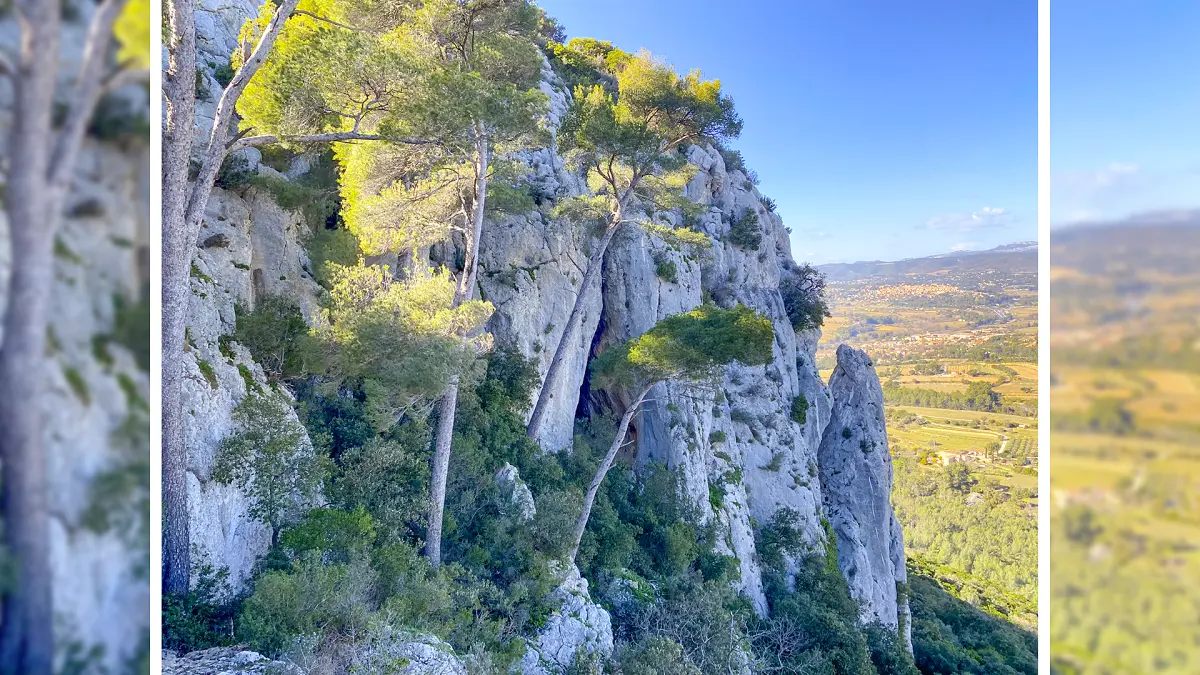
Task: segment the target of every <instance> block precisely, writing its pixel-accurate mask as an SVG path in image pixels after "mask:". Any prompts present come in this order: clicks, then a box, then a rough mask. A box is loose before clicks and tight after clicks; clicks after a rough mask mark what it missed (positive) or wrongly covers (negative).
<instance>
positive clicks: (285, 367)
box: [233, 295, 319, 380]
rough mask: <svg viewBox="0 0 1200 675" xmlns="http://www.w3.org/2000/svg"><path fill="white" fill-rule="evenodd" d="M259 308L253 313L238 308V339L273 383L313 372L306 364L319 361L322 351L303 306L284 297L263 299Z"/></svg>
mask: <svg viewBox="0 0 1200 675" xmlns="http://www.w3.org/2000/svg"><path fill="white" fill-rule="evenodd" d="M255 305H256V306H255V307H254V309H253V310H250V309H248V308H246V306H245V305H241V304H239V305H238V306H237V307H236V316H237V329H236V330H235V332H234V334H233V337H234V339H235V340H237V341H238V342H240V343H242V344H243V345H245V346H246V348H247V349H249V350H250V354H251V355H252V356H254V360H255V361H256V362H258V364H259V365H261V366H262V369H263V372H264V373H266V375H267V377H268V378H271V379H272V380H283V379H290V378H293V377H298V376H301V375H304V374H306V373H307V372H309V370H310V369H309V368H308V367H307V365H306V361H308V362H314V361H316V360H317V355H318V352H317V346H316V344H315V341H314V340H313V339H312V338H310V337H309V334H308V324H307V323H306V322H305V321H304V316H303V315H302V314H301V313H300V307H299V306H298V305H297V304H296V303H295V302H294V301H293V300H291V299H289V298H286V297H284V296H282V295H266V296H263V297H262V298H259V299H258V301H257V302H256V303H255ZM314 370H318V371H319V368H318V369H314Z"/></svg>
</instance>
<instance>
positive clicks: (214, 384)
mask: <svg viewBox="0 0 1200 675" xmlns="http://www.w3.org/2000/svg"><path fill="white" fill-rule="evenodd" d="M196 367H197V368H199V369H200V374H201V375H203V376H204V379H205V380H206V381H207V382H208V386H209V387H211V388H213V389H217V388H218V387H219V386H220V383H219V382H218V381H217V372H216V371H215V370H213V366H212V364H211V363H209V362H208V361H205V360H204V359H201V358H197V359H196Z"/></svg>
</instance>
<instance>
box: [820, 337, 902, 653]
mask: <svg viewBox="0 0 1200 675" xmlns="http://www.w3.org/2000/svg"><path fill="white" fill-rule="evenodd" d="M829 387H830V390H831V391H832V393H833V410H832V414H831V418H830V422H829V426H828V428H827V429H826V432H825V437H824V439H822V441H821V447H820V472H821V486H822V488H823V490H824V495H825V509H826V513H827V514H828V517H829V522H830V524H831V525H832V526H833V530H834V532H835V533H836V534H837V549H838V567H840V568H841V570H842V573H843V574H844V575H845V576H846V581H847V582H848V583H849V585H850V593H851V595H852V596H853V597H854V598H855V599H857V600H858V601H859V602H860V603H861V607H862V619H863V621H864V622H872V621H878V622H881V623H883V624H885V625H888V626H902V627H903V628H904V631H905V642H906V643H909V642H910V639H909V637H908V632H909V631H910V629H911V626H910V624H911V621H909V620H908V607H907V606H906V605H903V604H902V605H901V606H898V605H897V596H898V593H897V589H898V587H899V586H900V585H902V584H904V583H906V582H907V572H906V569H905V565H904V538H903V534H902V533H901V530H900V524H899V521H897V520H896V516H895V513H894V512H893V510H892V505H891V501H890V495H891V492H892V457H891V453H890V452H889V450H888V442H887V430H886V428H885V426H884V415H883V389H882V388H881V387H880V384H879V376H878V375H877V374H876V372H875V368H874V365H873V364H872V362H871V358H870V357H869V356H867V354H866V352H863V351H860V350H858V349H854V348H852V347H849V346H847V345H841V346H839V347H838V350H837V367H836V368H835V369H834V371H833V375H831V376H830V378H829ZM910 649H911V645H910Z"/></svg>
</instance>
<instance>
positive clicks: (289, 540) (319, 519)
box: [279, 508, 376, 562]
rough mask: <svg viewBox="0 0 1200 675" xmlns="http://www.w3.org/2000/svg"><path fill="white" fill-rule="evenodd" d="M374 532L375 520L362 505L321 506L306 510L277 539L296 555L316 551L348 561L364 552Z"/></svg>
mask: <svg viewBox="0 0 1200 675" xmlns="http://www.w3.org/2000/svg"><path fill="white" fill-rule="evenodd" d="M375 536H376V534H375V523H374V522H372V520H371V516H370V515H369V514H368V513H367V512H366V510H365V509H363V508H358V509H355V510H354V511H340V510H338V509H328V508H324V509H313V510H312V511H309V512H308V515H307V516H305V517H304V520H302V521H300V523H299V524H297V525H296V526H295V527H292V528H291V529H289V530H287V531H286V532H284V533H283V535H282V536H281V537H280V540H279V543H280V544H281V545H282V546H283V547H284V548H286V549H288V550H290V551H292V552H293V553H295V554H297V555H300V556H303V555H304V554H306V553H309V552H310V551H318V552H321V553H322V554H324V556H323V559H324V560H325V561H326V562H329V561H335V562H349V561H350V560H351V559H352V558H354V557H356V556H357V555H361V554H364V553H366V551H367V550H368V549H369V548H370V546H371V544H373V543H374V542H375Z"/></svg>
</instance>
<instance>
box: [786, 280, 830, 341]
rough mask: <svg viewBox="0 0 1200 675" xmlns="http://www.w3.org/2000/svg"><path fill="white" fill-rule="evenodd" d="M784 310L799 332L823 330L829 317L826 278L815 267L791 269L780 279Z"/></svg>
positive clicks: (793, 326)
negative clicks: (812, 329) (811, 329)
mask: <svg viewBox="0 0 1200 675" xmlns="http://www.w3.org/2000/svg"><path fill="white" fill-rule="evenodd" d="M779 294H780V295H781V296H783V307H784V309H785V310H786V311H787V315H788V318H789V319H790V320H791V323H792V328H793V329H795V330H797V331H802V330H808V329H810V328H820V327H821V325H822V324H824V323H825V317H827V316H829V305H828V303H827V302H826V300H825V275H824V274H823V273H821V272H819V271H818V270H816V269H814V268H813V267H812V265H809V264H808V263H805V264H804V265H795V264H793V265H789V266H788V267H787V268H786V269H785V270H784V273H783V274H782V275H781V276H780V279H779Z"/></svg>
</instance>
